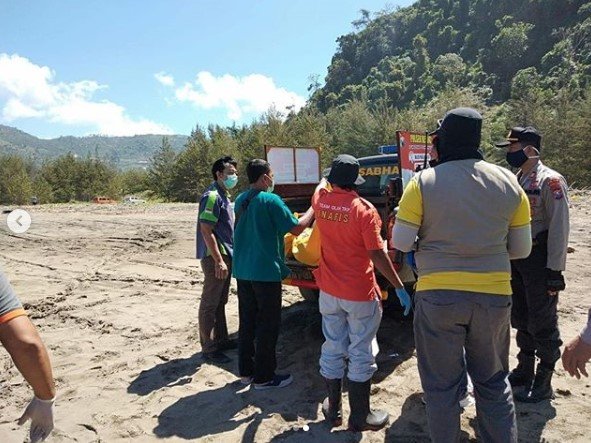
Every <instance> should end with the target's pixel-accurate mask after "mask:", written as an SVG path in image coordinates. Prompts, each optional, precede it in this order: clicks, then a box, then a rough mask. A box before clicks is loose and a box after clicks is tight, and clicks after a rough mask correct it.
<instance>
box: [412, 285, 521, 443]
mask: <svg viewBox="0 0 591 443" xmlns="http://www.w3.org/2000/svg"><path fill="white" fill-rule="evenodd" d="M415 301H416V305H415V316H414V334H415V344H416V349H417V360H418V368H419V375H420V376H421V383H422V385H423V390H424V391H425V401H426V403H427V405H426V409H427V422H428V425H429V433H430V435H431V439H432V440H433V442H434V443H438V442H442V443H443V442H445V443H447V442H459V441H460V436H461V432H460V405H459V401H460V399H461V398H462V395H463V393H464V392H465V389H466V371H467V372H468V373H469V374H470V377H472V381H473V383H474V396H475V398H476V415H477V420H478V430H479V436H480V440H482V441H484V442H495V443H498V442H507V443H509V442H511V443H513V442H516V441H517V423H516V419H515V407H514V404H513V395H512V392H511V387H510V385H509V382H508V380H507V375H508V373H509V343H510V327H509V316H510V310H511V308H510V305H511V297H508V296H505V295H491V294H482V293H476V292H463V291H450V290H430V291H418V292H417V293H416V298H415Z"/></svg>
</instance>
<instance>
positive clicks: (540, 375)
mask: <svg viewBox="0 0 591 443" xmlns="http://www.w3.org/2000/svg"><path fill="white" fill-rule="evenodd" d="M553 373H554V370H553V369H550V368H547V367H545V366H543V365H541V364H539V365H538V370H537V371H536V378H535V379H534V384H533V386H532V388H531V391H529V392H527V391H526V392H524V393H521V394H515V396H514V397H515V400H517V401H520V402H523V403H539V402H541V401H543V400H554V391H553V390H552V374H553Z"/></svg>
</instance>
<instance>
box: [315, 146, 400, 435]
mask: <svg viewBox="0 0 591 443" xmlns="http://www.w3.org/2000/svg"><path fill="white" fill-rule="evenodd" d="M327 179H328V182H329V183H330V184H331V186H332V190H331V191H328V190H327V189H325V186H324V185H325V183H324V181H323V182H322V183H321V184H320V185H319V186H318V188H317V190H316V192H315V193H314V196H313V198H312V207H313V208H314V213H315V216H316V223H317V228H318V229H319V230H320V237H321V239H322V244H321V250H322V254H321V259H320V264H319V267H318V269H317V270H316V271H315V272H314V275H315V277H316V282H317V284H318V286H319V288H320V313H321V314H322V331H323V333H324V337H325V339H326V341H325V342H324V344H323V345H322V352H321V356H320V374H321V375H322V376H323V377H324V379H325V381H326V386H327V389H328V398H327V399H326V400H325V401H324V403H323V406H322V411H323V413H324V415H325V416H326V418H327V420H328V421H329V422H330V424H331V425H332V426H340V425H341V424H342V410H341V409H342V408H341V387H342V380H343V377H344V375H345V367H346V365H347V363H346V359H347V358H348V359H349V364H348V379H349V380H348V388H349V405H350V408H351V415H350V416H349V429H350V430H353V431H365V430H378V429H380V428H382V427H383V426H384V425H386V423H387V422H388V419H389V416H388V413H387V412H385V411H381V410H372V409H370V406H369V396H370V387H371V377H372V376H373V374H374V372H375V371H376V369H377V365H376V363H375V356H376V355H377V353H378V344H377V340H376V334H377V332H378V328H379V326H380V321H381V318H382V306H381V301H380V289H379V287H378V285H377V282H376V279H375V275H374V264H375V266H376V267H377V268H378V269H379V270H380V271H381V272H382V274H383V275H384V276H385V277H386V278H387V279H388V280H389V281H390V283H391V284H392V285H393V286H394V287H396V293H397V295H398V297H399V298H400V301H401V303H402V305H403V306H404V307H405V308H406V310H405V315H406V314H408V312H409V311H410V307H411V302H410V297H409V296H408V294H407V293H406V291H405V290H404V288H403V286H402V283H401V281H400V279H399V278H398V275H397V274H396V271H395V270H394V268H393V266H392V262H391V261H390V259H389V258H388V255H387V254H386V253H385V252H384V249H383V240H382V237H381V235H380V230H381V225H382V222H381V219H380V216H379V215H378V212H377V210H376V209H375V208H374V207H373V206H372V204H371V203H369V202H368V201H366V200H364V199H362V198H360V197H359V195H358V194H357V192H356V187H357V186H358V185H360V184H362V183H363V182H364V179H363V178H362V177H361V176H359V162H358V161H357V159H355V158H354V157H352V156H350V155H339V156H338V157H337V158H336V159H335V160H334V161H333V163H332V168H331V171H330V174H329V175H328V177H327ZM372 262H373V263H372Z"/></svg>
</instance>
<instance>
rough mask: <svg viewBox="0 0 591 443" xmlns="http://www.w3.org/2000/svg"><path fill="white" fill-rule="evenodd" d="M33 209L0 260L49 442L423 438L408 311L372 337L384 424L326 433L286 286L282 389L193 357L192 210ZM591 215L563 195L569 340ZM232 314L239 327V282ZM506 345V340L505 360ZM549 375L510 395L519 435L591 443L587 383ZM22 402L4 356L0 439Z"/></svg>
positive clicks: (298, 315)
mask: <svg viewBox="0 0 591 443" xmlns="http://www.w3.org/2000/svg"><path fill="white" fill-rule="evenodd" d="M29 210H30V211H31V214H32V217H33V226H32V228H31V229H30V231H29V232H28V233H27V234H25V235H12V234H11V233H9V232H8V230H7V228H6V226H5V224H4V220H2V227H1V228H0V245H1V246H0V266H2V267H3V269H4V270H5V271H6V273H7V274H8V276H9V278H10V279H11V281H12V283H13V285H14V287H15V288H16V290H17V292H18V294H19V295H20V297H21V299H22V301H23V302H24V303H26V306H27V308H28V310H29V312H30V315H31V317H32V319H33V321H34V322H35V324H36V325H37V326H38V328H39V330H40V332H41V334H42V336H43V339H44V340H45V343H46V344H47V346H48V347H49V349H50V353H51V357H52V361H53V366H54V370H55V377H56V381H57V387H58V392H59V394H58V400H57V403H56V429H55V431H54V433H53V434H52V436H51V438H50V439H49V441H52V442H70V441H77V442H98V441H101V442H113V441H134V442H151V441H159V440H161V439H167V440H171V441H180V440H200V441H215V442H218V441H220V442H226V441H227V442H237V441H242V442H251V441H260V442H264V441H273V440H278V441H291V442H307V441H310V442H311V441H314V442H325V441H345V442H357V441H365V442H382V441H428V433H427V428H426V417H425V410H424V407H423V405H422V404H421V401H420V397H421V386H420V381H419V376H418V372H417V364H416V356H415V355H414V349H413V338H412V328H411V323H410V321H408V320H406V321H401V319H400V318H398V317H397V316H396V315H391V316H387V317H385V318H384V320H383V322H382V327H381V329H380V332H379V340H380V347H381V353H380V355H379V356H378V361H379V370H378V372H377V373H376V376H375V380H374V387H373V391H372V392H373V397H372V402H373V404H374V405H379V406H381V407H383V408H386V409H387V410H388V411H389V412H390V414H391V424H390V425H389V426H388V427H387V428H386V429H385V430H382V431H380V432H376V433H369V432H368V433H364V434H363V435H362V434H360V433H350V432H346V431H345V430H344V429H337V430H334V431H333V432H332V433H331V432H330V431H329V429H328V427H327V426H326V425H325V424H324V423H323V421H322V420H323V418H322V414H321V413H320V408H319V402H320V401H321V400H322V398H323V397H324V388H323V382H322V380H321V378H320V376H319V374H318V356H319V352H320V345H321V343H322V332H321V330H320V317H319V314H318V312H317V308H316V307H315V306H314V304H311V303H307V302H303V301H302V300H301V298H300V296H299V294H298V292H297V291H296V290H293V289H285V291H284V300H283V305H284V309H283V329H282V334H281V337H280V340H279V345H278V353H279V362H280V363H279V364H280V369H281V370H283V371H290V372H291V373H292V374H293V375H294V377H295V382H294V384H293V385H292V386H291V387H289V388H286V389H281V390H278V391H263V392H259V391H254V390H252V391H251V390H249V389H245V388H244V387H242V386H241V385H240V384H239V382H238V378H237V376H236V364H235V363H231V364H228V365H227V366H223V367H218V366H214V365H211V364H205V363H203V362H202V360H201V357H200V347H199V343H198V337H197V307H198V302H199V296H200V289H201V285H202V281H203V277H202V273H201V269H200V266H199V263H198V262H197V260H195V259H194V258H193V257H194V248H195V247H194V229H195V228H194V217H195V210H196V206H195V205H155V206H139V207H124V206H121V205H120V206H103V207H98V206H91V205H87V206H84V205H76V206H68V205H57V206H48V207H39V208H29ZM590 212H591V194H589V193H574V194H573V195H572V231H571V232H572V238H571V246H572V247H573V248H574V249H575V251H574V253H572V254H570V255H569V263H568V271H567V272H566V278H567V284H568V289H567V290H566V292H565V293H564V295H561V304H560V326H561V331H562V336H563V338H564V339H565V340H569V339H571V338H572V337H573V336H575V334H576V333H577V331H578V330H579V329H580V328H581V326H582V325H583V323H584V321H585V318H586V309H587V306H588V305H589V304H590V303H591V297H590V295H589V287H590V286H591V250H590V248H589V246H591V213H590ZM3 217H5V216H3ZM227 314H228V323H229V327H230V332H231V333H236V331H237V328H238V314H237V300H236V291H235V286H233V288H232V293H231V297H230V302H229V304H228V306H227ZM515 351H516V347H515V345H514V343H513V346H512V363H514V355H515ZM229 355H230V356H232V357H233V358H234V359H235V358H236V352H235V351H231V352H230V353H229ZM554 385H555V388H556V390H557V397H556V400H554V401H552V402H551V403H550V402H544V403H541V404H538V405H518V421H519V435H520V439H521V440H523V441H540V440H544V441H587V442H588V441H591V424H590V423H591V380H589V379H583V380H580V381H578V380H576V379H572V378H570V377H567V375H566V374H565V372H564V371H563V370H562V367H561V366H560V367H559V368H558V369H557V371H556V376H555V382H554ZM30 396H31V391H30V389H29V387H28V386H27V385H26V383H24V381H23V379H22V377H21V376H20V375H19V374H18V372H17V371H16V369H15V368H14V366H13V365H12V362H11V361H10V359H9V358H8V356H7V354H6V352H4V351H0V442H2V443H11V442H22V441H23V438H24V436H25V429H20V428H18V427H17V426H16V424H15V423H14V420H15V419H16V418H18V416H19V414H20V412H21V410H22V408H23V407H24V406H25V404H26V402H27V401H28V400H29V398H30ZM344 404H345V416H347V414H348V404H347V401H346V400H345V403H344ZM305 424H307V425H309V431H307V432H306V431H304V430H303V426H304V425H305ZM475 427H476V423H475V409H474V407H471V408H468V409H467V410H466V411H465V412H464V414H463V416H462V430H463V437H464V439H466V440H467V439H471V440H473V439H474V438H475Z"/></svg>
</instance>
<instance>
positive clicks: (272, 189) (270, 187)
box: [267, 176, 275, 192]
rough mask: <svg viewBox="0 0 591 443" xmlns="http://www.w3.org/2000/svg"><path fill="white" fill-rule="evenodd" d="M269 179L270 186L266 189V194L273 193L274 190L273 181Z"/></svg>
mask: <svg viewBox="0 0 591 443" xmlns="http://www.w3.org/2000/svg"><path fill="white" fill-rule="evenodd" d="M267 177H269V176H267ZM269 178H270V179H271V185H270V186H269V187H268V188H267V192H273V191H274V190H275V180H273V179H272V178H271V177H269Z"/></svg>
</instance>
